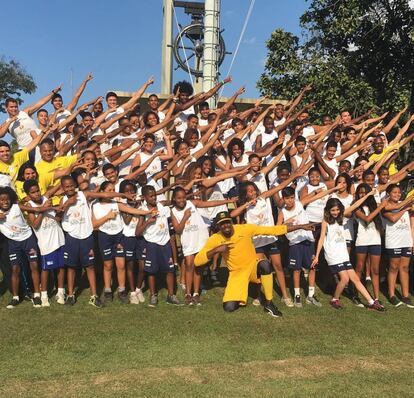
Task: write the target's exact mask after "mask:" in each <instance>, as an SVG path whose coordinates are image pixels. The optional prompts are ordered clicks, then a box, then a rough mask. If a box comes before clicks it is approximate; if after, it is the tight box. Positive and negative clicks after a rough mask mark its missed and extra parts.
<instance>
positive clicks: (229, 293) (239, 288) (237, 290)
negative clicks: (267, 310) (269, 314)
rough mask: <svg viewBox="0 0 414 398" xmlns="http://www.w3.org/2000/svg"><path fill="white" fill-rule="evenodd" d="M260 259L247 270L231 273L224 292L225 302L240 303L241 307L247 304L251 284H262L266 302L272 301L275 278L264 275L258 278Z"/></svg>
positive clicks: (270, 275)
mask: <svg viewBox="0 0 414 398" xmlns="http://www.w3.org/2000/svg"><path fill="white" fill-rule="evenodd" d="M259 261H260V259H256V261H255V262H254V263H253V264H252V265H251V266H250V267H246V268H245V269H241V270H233V271H229V279H228V281H227V286H226V289H225V290H224V297H223V302H226V301H238V302H240V304H241V305H245V304H246V302H247V297H248V291H249V283H250V282H251V283H262V285H263V290H264V294H265V297H266V300H271V299H272V296H273V276H272V274H269V275H262V276H261V277H260V278H257V264H258V262H259Z"/></svg>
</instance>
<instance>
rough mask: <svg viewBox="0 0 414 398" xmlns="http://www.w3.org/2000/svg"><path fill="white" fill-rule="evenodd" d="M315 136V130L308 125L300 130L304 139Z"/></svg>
mask: <svg viewBox="0 0 414 398" xmlns="http://www.w3.org/2000/svg"><path fill="white" fill-rule="evenodd" d="M312 135H315V129H314V128H313V127H312V126H311V125H309V126H305V127H304V128H303V129H302V136H303V137H305V138H306V139H308V137H310V136H312Z"/></svg>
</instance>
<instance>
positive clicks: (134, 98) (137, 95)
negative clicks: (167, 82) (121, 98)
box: [122, 76, 154, 111]
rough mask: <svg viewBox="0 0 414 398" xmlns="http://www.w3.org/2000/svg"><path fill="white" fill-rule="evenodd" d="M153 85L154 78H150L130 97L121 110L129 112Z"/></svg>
mask: <svg viewBox="0 0 414 398" xmlns="http://www.w3.org/2000/svg"><path fill="white" fill-rule="evenodd" d="M153 83H154V78H153V77H152V76H151V77H150V78H149V79H148V80H147V81H146V82H145V83H144V84H143V85H142V86H141V87H140V88H139V89H138V90H137V91H136V92H135V93H134V94H133V95H132V97H131V98H130V99H129V100H128V101H127V102H125V104H122V108H123V109H124V110H128V111H129V110H130V109H131V108H132V107H133V106H134V105H135V104H136V103H137V102H138V100H139V99H140V98H141V97H142V94H144V93H145V90H146V89H147V88H148V87H149V86H150V85H151V84H153Z"/></svg>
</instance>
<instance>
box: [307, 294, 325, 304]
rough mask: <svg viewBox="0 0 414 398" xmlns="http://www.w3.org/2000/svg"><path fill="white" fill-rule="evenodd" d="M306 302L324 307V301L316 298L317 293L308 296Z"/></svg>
mask: <svg viewBox="0 0 414 398" xmlns="http://www.w3.org/2000/svg"><path fill="white" fill-rule="evenodd" d="M306 304H312V305H314V306H315V307H322V303H321V302H320V301H319V300H318V299H317V298H316V296H315V295H313V296H312V297H309V296H308V297H306Z"/></svg>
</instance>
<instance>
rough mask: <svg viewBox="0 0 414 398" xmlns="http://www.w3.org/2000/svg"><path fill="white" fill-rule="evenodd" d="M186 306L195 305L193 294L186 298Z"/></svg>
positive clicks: (187, 295)
mask: <svg viewBox="0 0 414 398" xmlns="http://www.w3.org/2000/svg"><path fill="white" fill-rule="evenodd" d="M184 304H185V305H193V304H194V303H193V298H192V297H191V294H186V295H185V297H184Z"/></svg>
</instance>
